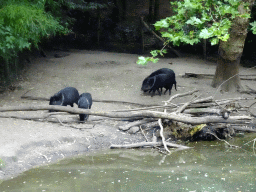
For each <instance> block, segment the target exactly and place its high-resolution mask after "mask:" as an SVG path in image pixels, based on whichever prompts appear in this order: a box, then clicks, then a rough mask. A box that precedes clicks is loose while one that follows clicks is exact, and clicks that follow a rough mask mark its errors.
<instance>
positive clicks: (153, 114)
mask: <svg viewBox="0 0 256 192" xmlns="http://www.w3.org/2000/svg"><path fill="white" fill-rule="evenodd" d="M50 109H51V110H54V111H63V112H69V113H73V114H81V113H85V114H88V115H95V116H105V117H112V118H125V117H126V118H128V117H129V118H133V117H147V118H162V119H169V120H174V121H180V122H183V123H189V124H207V123H231V124H234V123H235V124H241V123H248V121H251V120H252V117H249V116H231V117H229V118H228V119H223V118H222V117H218V116H205V117H191V116H188V115H186V114H182V113H181V114H176V113H163V112H158V111H142V112H141V111H139V112H137V111H136V112H119V113H116V112H111V111H93V110H89V109H79V108H72V107H65V106H56V105H39V106H35V105H30V106H12V107H1V108H0V112H7V111H37V110H50Z"/></svg>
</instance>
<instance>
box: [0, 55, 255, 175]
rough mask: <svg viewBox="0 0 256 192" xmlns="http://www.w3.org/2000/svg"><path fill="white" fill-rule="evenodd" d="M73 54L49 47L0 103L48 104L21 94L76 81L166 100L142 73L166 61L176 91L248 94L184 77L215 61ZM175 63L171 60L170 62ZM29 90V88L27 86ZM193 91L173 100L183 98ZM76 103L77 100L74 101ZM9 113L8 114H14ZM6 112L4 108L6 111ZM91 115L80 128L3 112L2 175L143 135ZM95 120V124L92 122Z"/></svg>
mask: <svg viewBox="0 0 256 192" xmlns="http://www.w3.org/2000/svg"><path fill="white" fill-rule="evenodd" d="M67 54H68V56H66V57H62V58H55V57H54V56H53V55H54V53H48V57H46V58H37V59H35V60H33V61H32V63H31V64H29V65H28V66H27V67H26V70H25V72H24V74H23V77H24V79H23V80H22V81H20V82H18V86H19V88H18V89H16V90H15V91H11V92H5V93H3V94H1V95H0V106H1V107H4V106H21V105H31V104H33V105H42V104H45V105H47V104H48V102H47V101H35V100H33V101H31V100H25V99H21V98H20V97H21V96H22V95H24V94H25V93H26V95H30V96H35V97H48V98H49V97H50V96H51V95H53V94H54V93H56V92H58V91H59V90H60V89H62V88H64V87H67V86H73V87H76V88H77V89H78V91H79V93H83V92H90V93H91V94H92V97H93V99H95V100H116V101H127V102H133V103H141V104H146V105H152V104H153V105H161V104H162V103H163V102H162V101H164V100H168V99H169V98H170V96H169V95H168V94H166V95H162V96H161V97H160V96H158V95H156V96H154V97H150V96H149V95H147V94H143V93H142V92H141V90H140V88H141V83H142V81H143V79H144V78H145V77H146V76H147V75H149V74H150V73H151V72H153V71H154V70H157V69H159V68H163V67H167V68H171V69H173V70H174V71H175V73H176V81H177V85H178V86H177V89H178V91H175V90H174V89H173V90H172V95H173V94H176V93H184V92H187V91H190V90H193V89H195V88H197V89H199V90H200V94H201V95H200V96H201V97H208V96H213V95H214V96H215V99H221V98H235V97H248V95H242V94H239V93H222V94H221V93H219V92H218V91H216V89H214V88H212V87H211V86H210V84H211V79H196V78H182V77H181V75H183V74H184V73H185V72H192V73H206V74H214V72H215V69H216V64H215V63H213V62H205V61H203V60H201V59H198V58H195V57H191V56H184V57H182V58H164V59H161V60H160V62H159V63H158V64H153V63H150V64H148V65H147V66H139V65H137V64H136V60H137V58H138V55H135V54H122V53H111V52H102V51H81V50H72V51H70V52H67ZM170 63H172V64H170ZM240 71H241V74H255V72H256V70H255V69H252V70H246V69H244V68H241V70H240ZM242 83H243V84H244V85H245V84H246V85H248V86H250V87H251V88H255V81H243V82H242ZM28 91H29V92H28ZM189 98H190V97H187V98H181V99H177V100H175V101H174V103H179V102H184V101H185V100H188V99H189ZM75 107H77V106H75ZM132 107H134V106H131V105H124V104H108V103H101V102H94V103H93V105H92V109H94V110H104V111H108V110H116V109H130V108H132ZM10 113H11V114H20V115H33V114H37V115H38V114H39V115H40V114H43V113H47V112H46V111H43V112H42V111H41V112H25V113H24V112H10ZM10 113H9V114H10ZM4 114H7V113H2V115H4ZM60 118H62V120H67V119H69V120H73V121H77V120H78V115H72V116H71V115H66V116H61V117H60ZM99 119H100V118H99V117H96V116H90V117H89V120H88V122H89V124H86V123H85V124H79V123H75V122H74V123H72V125H73V126H77V127H79V128H81V129H74V128H71V127H67V126H63V125H61V124H60V123H54V122H49V121H46V120H44V121H32V120H21V119H12V118H0V136H1V139H0V165H1V166H0V179H7V178H10V177H12V176H15V175H17V174H19V173H21V172H23V171H26V170H28V169H30V168H32V167H34V166H37V165H42V164H46V163H52V162H56V161H57V160H59V159H62V158H65V157H70V156H74V155H78V154H83V153H87V152H93V151H95V150H104V149H106V148H108V147H109V146H110V145H111V144H125V143H132V142H138V141H144V138H143V136H142V135H141V133H137V134H129V133H128V132H123V131H120V130H119V129H118V125H121V124H125V123H126V122H124V121H115V120H110V119H105V120H99ZM93 125H94V126H93Z"/></svg>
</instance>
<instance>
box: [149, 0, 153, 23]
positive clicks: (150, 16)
mask: <svg viewBox="0 0 256 192" xmlns="http://www.w3.org/2000/svg"><path fill="white" fill-rule="evenodd" d="M153 3H154V0H149V11H148V13H149V22H152V21H153V18H154V11H153V7H154V6H153Z"/></svg>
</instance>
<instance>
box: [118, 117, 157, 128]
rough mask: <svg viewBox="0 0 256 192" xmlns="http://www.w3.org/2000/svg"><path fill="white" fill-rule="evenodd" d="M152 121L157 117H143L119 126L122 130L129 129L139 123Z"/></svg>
mask: <svg viewBox="0 0 256 192" xmlns="http://www.w3.org/2000/svg"><path fill="white" fill-rule="evenodd" d="M152 121H155V119H142V120H139V121H135V122H132V123H128V124H127V125H121V126H119V129H120V130H122V131H127V130H128V129H130V128H131V127H134V126H138V125H141V124H144V123H148V122H152Z"/></svg>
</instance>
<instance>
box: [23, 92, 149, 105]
mask: <svg viewBox="0 0 256 192" xmlns="http://www.w3.org/2000/svg"><path fill="white" fill-rule="evenodd" d="M20 98H21V99H28V100H38V101H49V100H50V98H47V97H34V96H26V95H23V96H21V97H20ZM93 102H102V103H118V104H126V105H135V106H142V107H146V106H153V105H144V104H141V103H132V102H126V101H113V100H100V99H93Z"/></svg>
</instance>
